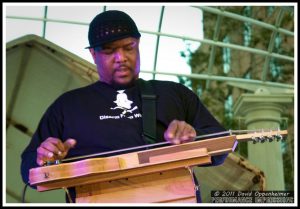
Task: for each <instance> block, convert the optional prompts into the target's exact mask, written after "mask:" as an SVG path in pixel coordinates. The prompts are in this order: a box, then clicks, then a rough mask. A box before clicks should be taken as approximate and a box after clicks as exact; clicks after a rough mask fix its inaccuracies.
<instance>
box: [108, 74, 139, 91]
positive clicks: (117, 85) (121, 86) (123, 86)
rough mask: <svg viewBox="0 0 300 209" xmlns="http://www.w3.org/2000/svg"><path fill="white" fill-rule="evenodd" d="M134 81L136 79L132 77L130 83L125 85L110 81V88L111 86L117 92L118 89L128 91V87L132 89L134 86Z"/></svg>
mask: <svg viewBox="0 0 300 209" xmlns="http://www.w3.org/2000/svg"><path fill="white" fill-rule="evenodd" d="M135 81H136V78H135V77H133V78H132V79H131V81H130V82H129V83H126V84H120V83H116V82H115V81H114V80H112V82H111V86H112V87H113V88H114V89H117V90H119V89H128V88H130V87H132V86H134V85H135Z"/></svg>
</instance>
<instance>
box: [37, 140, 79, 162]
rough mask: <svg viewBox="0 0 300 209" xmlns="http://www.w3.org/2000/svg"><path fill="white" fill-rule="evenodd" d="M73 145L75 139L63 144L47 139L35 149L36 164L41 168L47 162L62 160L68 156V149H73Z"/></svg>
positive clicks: (59, 141)
mask: <svg viewBox="0 0 300 209" xmlns="http://www.w3.org/2000/svg"><path fill="white" fill-rule="evenodd" d="M75 144H76V140H75V139H68V140H66V141H65V142H64V143H63V142H62V141H61V140H60V139H58V138H54V137H49V138H47V139H46V140H45V141H44V142H43V143H42V144H41V145H40V146H39V147H38V148H37V160H36V162H37V164H38V165H40V166H42V165H44V164H45V163H46V162H47V161H55V160H60V159H63V158H65V156H66V155H67V154H68V152H69V149H70V148H73V147H74V146H75Z"/></svg>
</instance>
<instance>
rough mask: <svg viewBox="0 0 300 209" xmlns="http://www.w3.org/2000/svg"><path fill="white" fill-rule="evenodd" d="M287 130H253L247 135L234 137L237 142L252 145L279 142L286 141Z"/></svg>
mask: <svg viewBox="0 0 300 209" xmlns="http://www.w3.org/2000/svg"><path fill="white" fill-rule="evenodd" d="M286 136H287V130H282V131H280V130H268V131H266V130H261V131H258V130H255V131H250V130H249V132H248V133H247V134H241V135H236V138H237V140H238V141H241V142H243V141H250V140H251V141H252V142H253V144H256V143H259V142H260V143H264V142H273V141H276V142H279V141H284V140H286Z"/></svg>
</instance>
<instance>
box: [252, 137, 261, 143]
mask: <svg viewBox="0 0 300 209" xmlns="http://www.w3.org/2000/svg"><path fill="white" fill-rule="evenodd" d="M251 139H252V142H253V144H256V143H257V142H259V139H258V138H257V137H254V136H252V137H251Z"/></svg>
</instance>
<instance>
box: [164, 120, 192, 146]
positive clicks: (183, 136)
mask: <svg viewBox="0 0 300 209" xmlns="http://www.w3.org/2000/svg"><path fill="white" fill-rule="evenodd" d="M164 137H165V139H166V140H167V141H170V142H171V143H173V144H180V143H184V142H189V141H193V140H194V138H195V137H196V131H195V129H194V128H193V127H192V126H191V125H189V124H188V123H186V122H185V121H178V120H173V121H172V122H171V123H170V124H169V126H168V129H167V130H166V131H165V133H164Z"/></svg>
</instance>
